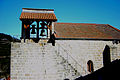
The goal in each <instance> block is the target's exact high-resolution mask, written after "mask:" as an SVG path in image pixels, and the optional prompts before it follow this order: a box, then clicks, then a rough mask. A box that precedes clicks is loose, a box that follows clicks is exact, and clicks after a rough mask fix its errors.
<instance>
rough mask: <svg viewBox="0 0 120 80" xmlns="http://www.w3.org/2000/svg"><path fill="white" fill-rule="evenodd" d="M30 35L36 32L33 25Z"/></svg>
mask: <svg viewBox="0 0 120 80" xmlns="http://www.w3.org/2000/svg"><path fill="white" fill-rule="evenodd" d="M31 34H36V32H35V25H32V32H31Z"/></svg>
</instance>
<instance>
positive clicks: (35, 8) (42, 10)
mask: <svg viewBox="0 0 120 80" xmlns="http://www.w3.org/2000/svg"><path fill="white" fill-rule="evenodd" d="M22 9H25V10H42V11H54V9H38V8H37V9H36V8H22Z"/></svg>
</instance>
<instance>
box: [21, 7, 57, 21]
mask: <svg viewBox="0 0 120 80" xmlns="http://www.w3.org/2000/svg"><path fill="white" fill-rule="evenodd" d="M24 19H30V20H52V21H57V18H56V16H55V14H54V10H53V9H31V8H23V9H22V13H21V16H20V20H24Z"/></svg>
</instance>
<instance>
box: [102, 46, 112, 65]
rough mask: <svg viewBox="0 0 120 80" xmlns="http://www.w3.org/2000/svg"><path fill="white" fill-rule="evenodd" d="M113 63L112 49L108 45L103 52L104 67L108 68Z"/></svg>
mask: <svg viewBox="0 0 120 80" xmlns="http://www.w3.org/2000/svg"><path fill="white" fill-rule="evenodd" d="M110 62H111V59H110V47H109V46H108V45H106V46H105V49H104V51H103V65H104V66H106V65H108V64H109V63H110Z"/></svg>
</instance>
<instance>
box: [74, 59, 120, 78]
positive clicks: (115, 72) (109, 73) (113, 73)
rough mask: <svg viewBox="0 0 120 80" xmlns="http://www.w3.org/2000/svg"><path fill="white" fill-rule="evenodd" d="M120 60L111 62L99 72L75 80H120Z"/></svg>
mask: <svg viewBox="0 0 120 80" xmlns="http://www.w3.org/2000/svg"><path fill="white" fill-rule="evenodd" d="M119 72H120V60H115V61H113V62H110V63H109V64H108V65H106V66H104V67H102V68H100V69H99V70H97V71H95V72H93V73H91V74H88V75H86V76H83V77H79V78H76V79H75V80H120V75H119Z"/></svg>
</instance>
